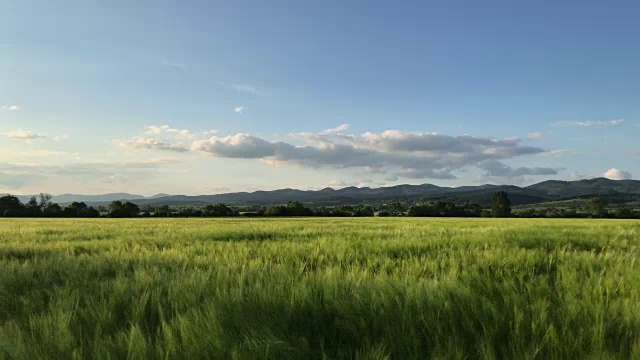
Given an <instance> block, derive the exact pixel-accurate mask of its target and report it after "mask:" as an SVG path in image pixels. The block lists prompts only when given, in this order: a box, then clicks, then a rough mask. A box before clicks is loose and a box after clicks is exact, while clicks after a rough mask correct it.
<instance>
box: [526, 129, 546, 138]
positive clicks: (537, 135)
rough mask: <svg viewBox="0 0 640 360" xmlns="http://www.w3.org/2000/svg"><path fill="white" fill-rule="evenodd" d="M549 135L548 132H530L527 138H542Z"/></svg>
mask: <svg viewBox="0 0 640 360" xmlns="http://www.w3.org/2000/svg"><path fill="white" fill-rule="evenodd" d="M547 135H548V133H545V132H539V131H536V132H530V133H528V134H527V139H529V140H540V139H543V138H544V137H545V136H547Z"/></svg>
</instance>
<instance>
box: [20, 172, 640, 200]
mask: <svg viewBox="0 0 640 360" xmlns="http://www.w3.org/2000/svg"><path fill="white" fill-rule="evenodd" d="M500 190H503V191H506V192H507V193H508V194H509V197H510V198H511V201H512V203H513V204H514V205H529V204H541V203H547V202H556V201H566V200H574V199H586V198H592V197H600V198H603V199H604V200H606V201H608V202H609V203H612V204H633V205H640V181H638V180H609V179H605V178H595V179H589V180H579V181H558V180H548V181H543V182H541V183H537V184H534V185H530V186H525V187H519V186H515V185H489V184H487V185H479V186H462V187H442V186H436V185H432V184H422V185H396V186H390V187H381V188H368V187H360V188H358V187H354V186H351V187H345V188H343V189H333V188H324V189H322V190H295V189H280V190H272V191H255V192H236V193H227V194H217V195H196V196H187V195H168V194H157V195H154V196H149V197H145V196H142V195H132V194H127V193H115V194H104V195H74V194H64V195H59V196H54V197H53V201H54V202H57V203H59V204H66V203H70V202H73V201H84V202H85V203H87V204H90V205H107V204H108V203H109V202H111V201H114V200H127V201H131V202H133V203H135V204H138V205H142V206H144V205H150V206H158V205H172V206H181V205H202V204H208V203H224V204H228V205H235V206H252V205H259V206H268V205H274V204H283V203H287V202H288V201H300V202H304V203H307V204H310V205H316V206H335V205H346V204H362V203H373V202H387V201H394V200H416V201H417V200H421V199H426V198H428V199H432V200H449V201H453V202H456V203H464V202H467V201H469V202H474V203H477V204H480V205H483V206H488V205H490V204H491V197H492V195H493V193H494V192H496V191H500ZM20 198H21V200H22V201H27V200H28V198H29V197H28V196H20Z"/></svg>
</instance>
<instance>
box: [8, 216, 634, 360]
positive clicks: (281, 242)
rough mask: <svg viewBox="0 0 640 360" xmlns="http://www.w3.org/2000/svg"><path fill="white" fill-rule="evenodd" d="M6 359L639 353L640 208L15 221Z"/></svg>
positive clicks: (593, 356)
mask: <svg viewBox="0 0 640 360" xmlns="http://www.w3.org/2000/svg"><path fill="white" fill-rule="evenodd" d="M0 271H1V272H0V358H4V359H108V358H110V359H323V358H327V359H425V358H436V359H494V358H500V359H561V358H562V359H640V221H637V220H635V221H634V220H628V221H625V220H590V219H581V220H568V219H557V220H548V219H530V220H521V219H435V218H355V219H354V218H350V219H330V218H301V219H129V220H116V219H95V220H82V219H73V220H61V219H37V220H35V219H13V220H12V219H3V220H0Z"/></svg>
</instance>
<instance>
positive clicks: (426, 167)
mask: <svg viewBox="0 0 640 360" xmlns="http://www.w3.org/2000/svg"><path fill="white" fill-rule="evenodd" d="M294 136H297V137H299V138H301V139H304V140H307V141H308V142H309V144H307V145H292V144H289V143H285V142H281V141H278V142H272V141H269V140H266V139H263V138H260V137H256V136H252V135H249V134H236V135H230V136H225V137H217V136H214V137H212V138H211V139H209V140H200V141H195V142H194V143H193V144H192V146H191V149H192V150H193V151H195V152H200V153H204V154H209V155H213V156H216V157H221V158H242V159H257V160H260V161H262V162H265V163H269V164H271V163H277V164H279V165H286V164H288V165H300V166H305V167H311V168H320V167H333V168H363V169H365V171H366V169H374V168H375V169H379V170H378V171H379V172H380V171H383V169H385V171H386V169H395V171H396V175H398V176H402V177H409V178H436V179H453V178H455V175H453V171H454V170H461V169H463V168H464V167H467V166H478V164H479V163H480V162H482V161H485V160H500V159H509V158H513V157H517V156H522V155H532V154H540V153H543V152H544V150H543V149H540V148H537V147H530V146H522V145H520V144H519V143H520V142H521V140H520V139H514V138H510V139H502V140H495V139H491V138H487V137H474V136H470V135H464V136H458V137H453V136H448V135H442V134H437V133H416V132H403V131H398V130H389V131H385V132H383V133H380V134H373V133H365V134H363V135H342V134H313V133H311V134H309V133H304V134H294ZM515 171H516V172H518V173H527V171H528V170H527V168H522V169H516V170H515ZM552 171H555V170H552V169H551V170H544V171H543V170H539V169H536V170H531V171H530V172H528V173H527V175H547V174H551V173H552ZM553 173H554V174H555V173H556V172H553Z"/></svg>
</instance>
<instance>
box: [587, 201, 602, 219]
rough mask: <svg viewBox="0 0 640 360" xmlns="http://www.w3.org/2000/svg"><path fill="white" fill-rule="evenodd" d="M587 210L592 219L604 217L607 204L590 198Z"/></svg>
mask: <svg viewBox="0 0 640 360" xmlns="http://www.w3.org/2000/svg"><path fill="white" fill-rule="evenodd" d="M587 209H588V210H589V212H590V213H591V216H593V217H604V216H605V215H606V213H607V202H606V201H604V200H602V199H600V198H591V199H589V201H587Z"/></svg>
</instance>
